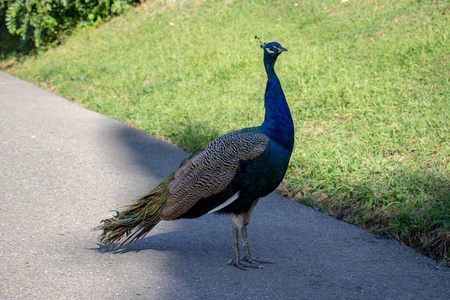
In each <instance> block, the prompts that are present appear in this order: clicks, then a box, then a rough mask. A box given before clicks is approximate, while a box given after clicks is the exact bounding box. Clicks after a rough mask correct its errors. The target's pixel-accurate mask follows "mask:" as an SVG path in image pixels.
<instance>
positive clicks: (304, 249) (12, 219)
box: [0, 72, 450, 299]
mask: <svg viewBox="0 0 450 300" xmlns="http://www.w3.org/2000/svg"><path fill="white" fill-rule="evenodd" d="M186 156H187V154H186V153H185V152H183V151H181V150H179V149H177V148H175V147H173V146H171V145H169V144H167V143H164V142H162V141H160V140H158V139H156V138H153V137H151V136H149V135H147V134H145V133H143V132H140V131H138V130H135V129H133V128H130V127H129V126H127V125H125V124H122V123H120V122H118V121H115V120H112V119H110V118H107V117H105V116H103V115H100V114H98V113H95V112H92V111H89V110H86V109H84V108H81V107H79V106H77V105H75V104H73V103H71V102H69V101H67V100H65V99H63V98H61V97H59V96H57V95H54V94H52V93H50V92H48V91H44V90H42V89H40V88H38V87H36V86H34V85H32V84H29V83H27V82H24V81H22V80H19V79H17V78H14V77H12V76H10V75H8V74H6V73H4V72H0V191H1V194H0V298H1V299H9V298H20V299H31V298H33V299H34V298H43V299H190V298H198V299H266V298H267V299H448V297H449V295H450V269H449V268H447V267H444V266H440V265H438V264H436V263H435V262H434V261H433V260H431V259H429V258H427V257H424V256H422V255H420V254H418V253H416V252H415V251H413V250H411V249H410V248H407V247H404V246H401V245H399V244H398V243H396V242H394V241H390V240H385V239H380V238H377V237H375V236H373V235H371V234H369V233H367V232H365V231H363V230H361V229H359V228H357V227H355V226H352V225H349V224H346V223H344V222H340V221H337V220H335V219H333V218H330V217H327V216H325V215H322V214H320V213H318V212H316V211H314V210H312V209H310V208H308V207H306V206H303V205H300V204H297V203H294V202H292V201H290V200H288V199H286V198H283V197H281V196H279V195H277V194H271V195H269V196H268V197H266V198H263V199H262V200H261V201H260V203H259V204H258V205H257V207H256V209H255V211H254V214H253V223H252V226H250V227H249V234H250V241H251V246H252V249H253V253H254V254H256V255H259V256H260V257H263V258H270V259H272V260H274V261H276V264H273V265H267V266H266V268H265V269H262V270H256V269H252V270H248V271H241V270H239V269H237V268H235V267H231V266H228V265H226V263H225V262H226V261H227V260H228V259H229V258H231V255H232V249H231V220H230V217H229V216H223V215H208V216H204V217H202V218H200V219H195V220H180V221H175V222H161V223H160V224H159V225H158V226H157V227H156V228H155V229H154V231H153V232H152V234H151V236H149V237H147V238H145V239H144V240H142V241H140V242H137V243H135V244H132V245H131V246H130V247H128V248H127V251H126V252H123V253H112V252H106V253H102V252H100V251H98V245H97V243H96V237H97V235H98V233H97V232H93V231H92V230H91V228H93V227H95V226H97V225H98V224H99V221H100V220H101V219H102V218H105V217H107V216H109V214H110V211H111V210H112V209H114V208H117V207H118V206H119V205H121V204H125V203H127V202H129V200H131V199H132V198H134V197H136V196H139V195H141V194H144V193H146V192H147V191H148V190H149V189H151V188H152V187H154V186H155V185H157V184H158V182H160V181H161V180H162V179H164V178H165V176H167V175H168V174H169V173H170V172H171V171H173V170H174V169H175V168H176V167H177V165H178V163H179V162H180V161H181V160H182V159H183V158H185V157H186Z"/></svg>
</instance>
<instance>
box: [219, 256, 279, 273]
mask: <svg viewBox="0 0 450 300" xmlns="http://www.w3.org/2000/svg"><path fill="white" fill-rule="evenodd" d="M273 263H274V262H273V261H270V260H262V259H257V258H253V257H243V258H242V259H238V260H237V261H236V260H235V259H234V258H233V259H231V260H229V261H228V262H227V264H228V265H234V266H235V267H237V268H239V269H241V270H247V269H246V268H257V269H264V266H262V265H260V264H273Z"/></svg>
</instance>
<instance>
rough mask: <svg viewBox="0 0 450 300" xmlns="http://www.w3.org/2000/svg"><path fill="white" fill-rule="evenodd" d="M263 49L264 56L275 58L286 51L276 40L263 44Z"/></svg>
mask: <svg viewBox="0 0 450 300" xmlns="http://www.w3.org/2000/svg"><path fill="white" fill-rule="evenodd" d="M262 48H263V50H264V56H268V57H273V58H276V57H278V55H280V54H281V53H282V52H284V51H288V50H287V49H286V48H283V47H281V45H280V44H279V43H277V42H271V43H268V44H264V46H263V47H262Z"/></svg>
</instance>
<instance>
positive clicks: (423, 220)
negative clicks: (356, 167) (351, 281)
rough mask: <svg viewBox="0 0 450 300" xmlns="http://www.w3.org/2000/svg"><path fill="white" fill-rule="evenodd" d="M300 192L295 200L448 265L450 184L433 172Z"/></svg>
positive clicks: (449, 255) (404, 173)
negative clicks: (327, 193)
mask: <svg viewBox="0 0 450 300" xmlns="http://www.w3.org/2000/svg"><path fill="white" fill-rule="evenodd" d="M297 195H298V194H297ZM300 195H301V197H298V196H296V197H294V198H296V200H298V201H299V202H301V203H304V204H307V205H309V206H312V207H314V208H315V209H318V210H320V211H322V212H324V213H326V214H328V215H330V216H333V217H335V218H337V219H340V220H344V221H346V222H349V223H352V224H355V225H358V226H360V227H362V228H364V229H366V230H368V231H370V232H372V233H375V234H377V235H379V236H382V237H385V238H392V239H394V240H397V241H399V242H400V243H402V244H404V245H407V246H410V247H412V248H414V249H415V250H416V251H418V252H420V253H421V254H423V255H426V256H428V257H431V258H433V259H435V260H437V261H439V262H440V263H441V264H444V265H448V266H450V215H449V213H448V212H449V211H450V182H449V181H448V180H447V179H445V178H441V177H438V176H437V173H436V172H431V171H425V170H424V171H422V172H416V173H411V172H402V173H396V174H391V175H390V176H388V175H384V176H383V177H382V178H377V179H375V178H371V179H370V180H365V181H363V182H362V183H359V184H349V183H348V182H347V183H346V185H342V184H341V183H340V182H336V183H335V191H334V193H333V194H331V195H325V193H324V192H321V191H314V192H312V193H307V194H305V195H303V194H301V193H300Z"/></svg>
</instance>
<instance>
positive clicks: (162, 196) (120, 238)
mask: <svg viewBox="0 0 450 300" xmlns="http://www.w3.org/2000/svg"><path fill="white" fill-rule="evenodd" d="M174 176H175V175H174V174H172V175H170V176H169V177H168V178H167V179H166V180H164V181H163V182H161V184H160V185H158V186H157V187H156V188H154V189H153V190H152V191H150V193H148V194H147V195H145V196H142V197H141V198H139V199H138V200H136V201H135V202H133V203H131V204H129V205H127V206H126V207H125V208H124V210H122V211H116V215H115V216H113V217H112V218H109V219H105V220H103V221H102V223H103V224H101V225H100V226H98V227H96V228H95V229H96V230H103V232H102V234H101V235H100V237H99V240H100V243H101V244H103V245H105V246H112V245H115V246H117V247H122V246H126V245H128V244H129V243H131V242H133V241H136V240H140V239H142V238H143V237H144V236H145V235H146V234H147V233H148V232H150V230H152V229H153V227H155V226H156V224H158V223H159V221H160V220H161V219H160V218H159V212H160V210H161V207H162V205H163V204H164V203H165V202H166V200H167V196H168V188H167V186H168V185H169V183H170V182H171V181H172V180H173V179H174Z"/></svg>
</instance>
